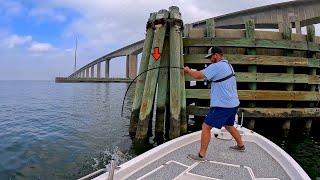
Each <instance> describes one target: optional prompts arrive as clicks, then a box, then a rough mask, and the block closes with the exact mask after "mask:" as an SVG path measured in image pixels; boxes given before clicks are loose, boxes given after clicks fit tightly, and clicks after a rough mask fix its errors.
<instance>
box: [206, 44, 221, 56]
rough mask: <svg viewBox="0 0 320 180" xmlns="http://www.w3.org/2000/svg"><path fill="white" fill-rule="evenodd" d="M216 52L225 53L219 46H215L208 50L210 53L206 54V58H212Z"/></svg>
mask: <svg viewBox="0 0 320 180" xmlns="http://www.w3.org/2000/svg"><path fill="white" fill-rule="evenodd" d="M215 53H218V54H223V52H222V49H221V48H220V47H217V46H213V47H211V48H210V49H209V50H208V54H207V55H206V56H205V58H206V59H210V58H211V56H212V55H214V54H215Z"/></svg>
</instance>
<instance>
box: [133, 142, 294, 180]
mask: <svg viewBox="0 0 320 180" xmlns="http://www.w3.org/2000/svg"><path fill="white" fill-rule="evenodd" d="M212 140H213V141H211V143H210V145H209V151H208V154H207V159H208V161H206V162H197V161H192V160H190V159H188V158H187V154H191V153H197V152H198V149H199V146H200V142H199V141H196V142H194V143H191V144H189V145H187V146H184V147H182V148H180V149H178V150H176V151H173V152H171V153H169V154H167V155H166V156H164V157H162V158H160V159H158V160H157V161H155V162H153V163H151V164H149V165H148V166H146V167H144V168H142V169H141V170H139V171H138V172H136V173H134V174H133V175H131V176H130V177H129V178H127V179H139V178H140V179H148V180H149V179H150V180H151V179H174V178H177V179H228V180H229V179H235V180H241V179H256V178H259V179H260V178H261V179H263V178H268V179H269V180H270V179H284V180H286V179H290V178H289V176H288V175H287V174H286V172H285V171H284V170H283V169H282V167H281V166H280V165H279V164H278V163H277V162H276V161H275V160H274V159H273V158H272V157H271V156H270V155H269V154H268V153H267V152H265V151H264V150H263V149H262V148H260V147H259V146H258V145H257V144H255V143H253V142H246V144H245V145H246V152H237V151H233V150H231V149H229V146H232V145H234V144H235V142H234V141H225V140H219V139H216V138H213V139H212ZM155 158H156V157H155Z"/></svg>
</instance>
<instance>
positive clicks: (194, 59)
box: [184, 54, 320, 68]
mask: <svg viewBox="0 0 320 180" xmlns="http://www.w3.org/2000/svg"><path fill="white" fill-rule="evenodd" d="M204 56H205V54H186V55H184V63H185V64H203V63H210V61H209V60H207V59H204ZM224 56H225V58H226V59H228V61H229V62H230V63H231V64H238V65H265V66H295V67H315V68H320V59H315V58H303V57H286V56H265V55H240V54H239V55H238V54H237V55H232V54H225V55H224Z"/></svg>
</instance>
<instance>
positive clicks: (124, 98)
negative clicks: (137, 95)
mask: <svg viewBox="0 0 320 180" xmlns="http://www.w3.org/2000/svg"><path fill="white" fill-rule="evenodd" d="M161 68H168V69H170V68H172V69H184V68H183V67H170V66H159V67H155V68H150V69H147V70H145V71H143V72H142V73H140V74H139V75H138V76H136V77H135V78H134V79H133V80H132V81H131V82H130V84H129V86H128V88H127V90H126V93H125V94H124V97H123V101H122V108H121V117H122V115H123V107H124V101H125V100H126V96H127V94H128V91H129V89H130V87H131V85H132V84H133V83H134V81H135V80H136V79H137V78H138V77H140V76H141V75H142V74H144V73H146V72H148V71H152V70H155V69H161Z"/></svg>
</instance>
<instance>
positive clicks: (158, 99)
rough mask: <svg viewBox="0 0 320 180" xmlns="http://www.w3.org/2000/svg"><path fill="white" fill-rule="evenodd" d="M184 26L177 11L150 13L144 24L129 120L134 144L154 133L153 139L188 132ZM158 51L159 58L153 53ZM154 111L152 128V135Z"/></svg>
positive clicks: (172, 9)
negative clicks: (137, 74) (143, 37)
mask: <svg viewBox="0 0 320 180" xmlns="http://www.w3.org/2000/svg"><path fill="white" fill-rule="evenodd" d="M182 29H183V23H182V20H181V13H180V12H179V8H178V7H175V6H172V7H170V8H169V11H167V10H160V11H159V12H157V13H151V15H150V18H149V21H148V23H147V30H146V31H147V32H146V39H145V42H144V48H143V53H142V57H141V64H140V68H139V74H140V73H143V72H145V71H147V70H148V69H152V68H155V69H153V70H150V71H148V72H146V73H144V74H142V75H141V76H140V77H139V78H138V79H137V81H136V89H135V98H134V102H133V107H132V114H131V120H130V129H129V132H130V135H131V136H133V137H135V140H136V141H144V140H146V139H147V138H148V137H150V136H152V134H153V133H154V135H155V137H162V138H163V137H164V138H166V139H173V138H176V137H179V136H180V135H181V134H185V133H186V132H187V119H186V98H185V96H186V95H185V78H184V72H183V70H182V69H179V68H157V67H168V66H170V67H183V65H184V62H183V54H182V50H183V43H182ZM155 48H159V52H160V54H161V57H160V59H158V60H156V59H155V58H154V57H153V56H152V54H153V53H155V52H154V51H155ZM154 110H155V111H156V116H155V125H154V126H155V128H154V132H152V122H153V121H152V119H153V114H154Z"/></svg>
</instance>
